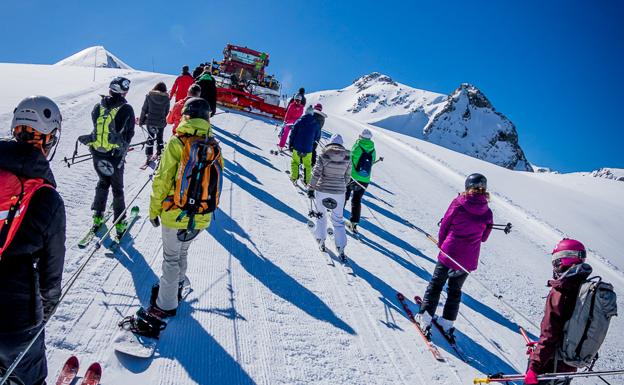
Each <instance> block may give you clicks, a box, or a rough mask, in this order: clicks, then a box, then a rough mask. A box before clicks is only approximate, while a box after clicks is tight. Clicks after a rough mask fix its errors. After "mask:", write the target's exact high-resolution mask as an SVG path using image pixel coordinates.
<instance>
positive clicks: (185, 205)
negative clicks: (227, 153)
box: [163, 135, 223, 230]
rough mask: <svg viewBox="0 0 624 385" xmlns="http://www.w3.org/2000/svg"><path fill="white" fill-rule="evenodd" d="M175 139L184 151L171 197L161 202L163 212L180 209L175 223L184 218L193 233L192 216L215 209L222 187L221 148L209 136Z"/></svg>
mask: <svg viewBox="0 0 624 385" xmlns="http://www.w3.org/2000/svg"><path fill="white" fill-rule="evenodd" d="M178 139H179V140H180V141H181V142H182V144H183V145H184V149H183V151H182V158H181V159H180V164H179V166H178V172H177V174H176V184H175V191H174V195H173V196H172V197H167V199H165V201H164V202H163V209H164V210H171V209H174V208H178V209H181V210H182V212H181V213H180V215H179V216H178V217H177V218H176V221H178V222H179V221H181V220H182V219H183V218H184V217H186V216H188V217H189V224H188V230H193V229H194V228H195V221H194V220H193V218H194V216H195V215H196V214H200V215H201V214H208V213H212V212H213V211H215V210H216V209H217V206H219V197H220V195H221V186H222V184H223V183H222V179H223V177H222V173H223V166H222V163H221V147H219V143H218V142H217V140H216V139H215V138H212V137H203V136H189V135H182V136H178Z"/></svg>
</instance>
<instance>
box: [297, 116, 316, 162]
mask: <svg viewBox="0 0 624 385" xmlns="http://www.w3.org/2000/svg"><path fill="white" fill-rule="evenodd" d="M320 139H321V126H320V124H319V122H318V120H317V119H316V118H315V117H314V115H313V114H305V115H303V116H302V117H301V119H299V120H297V122H296V123H295V124H294V126H293V128H292V131H291V133H290V147H292V148H294V149H295V150H297V152H298V153H300V154H307V153H310V152H312V148H313V147H314V142H316V141H318V140H320Z"/></svg>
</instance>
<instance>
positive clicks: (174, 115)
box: [167, 84, 201, 135]
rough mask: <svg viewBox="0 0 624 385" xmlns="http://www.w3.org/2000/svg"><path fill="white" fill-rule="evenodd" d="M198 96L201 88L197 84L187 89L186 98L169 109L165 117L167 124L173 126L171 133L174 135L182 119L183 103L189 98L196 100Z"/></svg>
mask: <svg viewBox="0 0 624 385" xmlns="http://www.w3.org/2000/svg"><path fill="white" fill-rule="evenodd" d="M200 94H201V88H200V87H199V86H198V85H197V84H193V85H191V86H190V87H189V89H188V93H187V95H186V98H184V99H182V100H180V101H177V102H176V103H175V104H174V105H173V108H171V110H170V111H169V114H168V115H167V123H168V124H173V129H172V132H173V134H174V135H175V133H176V129H177V128H178V125H179V124H180V119H182V109H183V108H184V103H186V101H187V100H189V99H190V98H198V97H199V95H200Z"/></svg>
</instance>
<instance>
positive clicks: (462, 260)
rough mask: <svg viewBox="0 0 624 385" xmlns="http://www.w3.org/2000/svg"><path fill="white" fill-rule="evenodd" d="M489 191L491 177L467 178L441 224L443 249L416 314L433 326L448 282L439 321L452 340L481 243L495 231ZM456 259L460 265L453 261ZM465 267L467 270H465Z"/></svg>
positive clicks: (424, 325) (421, 321)
mask: <svg viewBox="0 0 624 385" xmlns="http://www.w3.org/2000/svg"><path fill="white" fill-rule="evenodd" d="M488 198H489V193H488V192H487V179H486V178H485V176H483V175H481V174H471V175H469V176H468V178H466V182H465V191H464V192H463V193H461V194H460V195H459V196H458V197H457V198H455V199H453V201H452V202H451V204H450V206H449V208H448V210H447V211H446V213H445V214H444V218H443V219H442V221H441V223H440V231H439V233H438V246H439V247H440V250H441V252H440V253H439V255H438V263H437V264H436V266H435V269H434V271H433V275H432V277H431V281H429V285H428V286H427V290H426V291H425V295H424V296H423V301H422V305H421V307H420V311H419V313H418V315H417V316H416V320H417V322H418V324H419V325H420V326H421V328H423V329H424V330H428V329H430V327H431V321H432V317H433V316H434V314H435V311H436V308H437V307H438V302H439V300H440V293H441V292H442V288H443V287H444V284H445V283H447V281H448V284H447V285H448V289H447V298H446V303H445V304H444V310H443V313H442V317H438V318H437V319H436V320H435V322H437V323H438V325H440V326H441V327H442V330H443V331H444V333H445V334H446V335H447V337H448V338H449V339H453V338H454V336H453V333H454V331H455V328H454V327H453V323H454V322H455V320H456V319H457V313H458V312H459V305H460V302H461V294H462V292H461V289H462V286H463V284H464V282H465V281H466V278H468V273H466V272H465V271H464V269H466V270H467V271H473V270H476V269H477V265H478V262H479V251H480V249H481V242H485V241H487V239H488V237H489V235H490V232H491V231H492V228H491V225H492V223H493V222H492V211H491V210H490V208H489V207H488ZM447 255H448V256H450V257H451V258H453V259H454V260H455V261H456V262H457V263H458V264H459V265H461V267H460V266H458V265H457V264H456V263H455V262H453V261H451V260H450V259H449V258H448V257H447ZM462 267H463V269H462Z"/></svg>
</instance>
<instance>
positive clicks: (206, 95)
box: [195, 65, 217, 117]
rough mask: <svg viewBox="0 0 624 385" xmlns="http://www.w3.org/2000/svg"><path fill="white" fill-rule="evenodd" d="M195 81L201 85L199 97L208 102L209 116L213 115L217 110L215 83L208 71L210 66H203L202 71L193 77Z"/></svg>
mask: <svg viewBox="0 0 624 385" xmlns="http://www.w3.org/2000/svg"><path fill="white" fill-rule="evenodd" d="M195 83H196V84H197V85H199V87H201V96H200V97H201V98H203V99H205V100H207V101H208V104H210V111H211V112H210V117H213V116H214V114H215V112H216V111H217V83H216V82H215V79H214V77H213V76H212V74H211V73H210V66H209V65H207V66H205V67H204V72H202V74H201V75H200V76H199V77H198V78H197V79H195Z"/></svg>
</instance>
